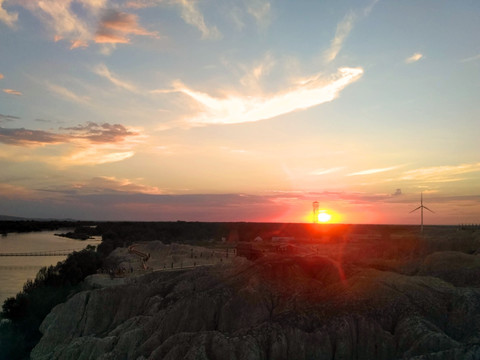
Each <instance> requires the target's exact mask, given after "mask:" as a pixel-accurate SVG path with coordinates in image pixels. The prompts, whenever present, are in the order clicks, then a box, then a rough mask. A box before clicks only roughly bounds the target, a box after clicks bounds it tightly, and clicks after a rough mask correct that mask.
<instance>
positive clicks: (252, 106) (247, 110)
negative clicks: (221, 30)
mask: <svg viewBox="0 0 480 360" xmlns="http://www.w3.org/2000/svg"><path fill="white" fill-rule="evenodd" d="M362 74H363V69H361V68H342V69H339V71H338V73H337V74H336V75H335V76H334V77H332V78H331V79H329V80H328V81H326V80H324V79H322V78H320V76H316V77H315V78H311V80H310V81H308V82H295V83H296V85H295V86H294V87H292V88H291V89H290V90H288V91H286V92H282V93H277V94H274V95H270V96H240V95H235V94H231V95H227V96H226V97H224V98H218V97H213V96H211V95H209V94H206V93H203V92H199V91H195V90H192V89H190V88H188V87H187V86H185V85H183V84H181V83H178V84H176V87H175V88H176V91H179V92H181V93H183V94H185V95H188V96H189V97H191V98H192V99H194V100H195V101H196V102H197V103H199V104H201V105H203V108H204V110H203V111H202V112H200V113H199V114H198V115H197V116H195V117H193V118H191V119H189V120H188V121H189V123H190V124H193V125H195V124H197V125H201V124H236V123H244V122H254V121H259V120H264V119H270V118H274V117H276V116H279V115H283V114H287V113H290V112H292V111H296V110H302V109H307V108H310V107H312V106H317V105H320V104H323V103H326V102H329V101H332V100H334V99H335V98H336V97H337V96H338V95H339V93H340V92H341V91H342V90H343V89H344V88H345V87H346V86H347V85H349V84H351V83H353V82H355V81H357V80H358V79H359V78H360V77H361V76H362Z"/></svg>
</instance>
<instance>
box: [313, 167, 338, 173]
mask: <svg viewBox="0 0 480 360" xmlns="http://www.w3.org/2000/svg"><path fill="white" fill-rule="evenodd" d="M343 169H344V167H334V168H329V169H318V170H315V171H312V172H311V174H312V175H326V174H331V173H334V172H337V171H340V170H343Z"/></svg>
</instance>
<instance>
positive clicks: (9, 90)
mask: <svg viewBox="0 0 480 360" xmlns="http://www.w3.org/2000/svg"><path fill="white" fill-rule="evenodd" d="M3 92H4V93H7V94H10V95H17V96H21V95H23V94H22V93H21V92H20V91H17V90H13V89H3Z"/></svg>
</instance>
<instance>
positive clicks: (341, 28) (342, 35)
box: [324, 13, 356, 62]
mask: <svg viewBox="0 0 480 360" xmlns="http://www.w3.org/2000/svg"><path fill="white" fill-rule="evenodd" d="M355 19H356V15H355V14H354V13H349V14H347V15H346V16H345V17H344V18H343V20H342V21H340V23H339V24H338V25H337V31H336V32H335V37H334V38H333V39H332V42H331V43H330V47H329V48H328V49H327V50H326V51H325V53H324V56H325V61H326V62H331V61H333V60H335V58H336V57H337V55H338V53H339V52H340V50H341V49H342V46H343V43H344V41H345V39H346V38H347V36H348V34H350V31H351V30H352V28H353V24H354V22H355Z"/></svg>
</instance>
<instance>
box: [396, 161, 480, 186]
mask: <svg viewBox="0 0 480 360" xmlns="http://www.w3.org/2000/svg"><path fill="white" fill-rule="evenodd" d="M479 171H480V163H473V164H461V165H455V166H434V167H427V168H421V169H415V170H409V171H406V172H404V174H403V176H402V180H415V181H425V182H439V183H443V182H453V181H460V180H463V178H462V177H459V176H460V175H465V174H468V173H473V172H479Z"/></svg>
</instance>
